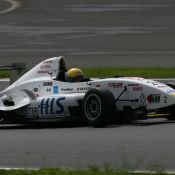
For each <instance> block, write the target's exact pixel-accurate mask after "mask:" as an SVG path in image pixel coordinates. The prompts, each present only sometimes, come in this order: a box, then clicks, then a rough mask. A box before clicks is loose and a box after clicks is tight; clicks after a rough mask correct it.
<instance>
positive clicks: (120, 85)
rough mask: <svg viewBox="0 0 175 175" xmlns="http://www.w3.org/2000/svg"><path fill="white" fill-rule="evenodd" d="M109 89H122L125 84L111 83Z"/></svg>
mask: <svg viewBox="0 0 175 175" xmlns="http://www.w3.org/2000/svg"><path fill="white" fill-rule="evenodd" d="M108 87H111V88H122V87H123V83H109V84H108Z"/></svg>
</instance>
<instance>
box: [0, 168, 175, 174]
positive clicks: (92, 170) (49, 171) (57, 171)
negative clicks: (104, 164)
mask: <svg viewBox="0 0 175 175" xmlns="http://www.w3.org/2000/svg"><path fill="white" fill-rule="evenodd" d="M150 174H154V175H163V174H166V173H162V172H160V173H159V172H155V173H134V172H133V173H132V172H125V171H116V170H115V171H114V170H111V169H107V170H100V169H98V168H90V169H87V170H66V169H53V168H52V169H51V168H50V169H41V170H0V175H150ZM172 175H175V174H172Z"/></svg>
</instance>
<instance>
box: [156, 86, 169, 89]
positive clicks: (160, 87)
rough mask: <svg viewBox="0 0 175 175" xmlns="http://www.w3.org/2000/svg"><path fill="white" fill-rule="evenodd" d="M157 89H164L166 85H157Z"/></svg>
mask: <svg viewBox="0 0 175 175" xmlns="http://www.w3.org/2000/svg"><path fill="white" fill-rule="evenodd" d="M157 87H158V88H159V89H164V88H167V86H166V85H160V86H157Z"/></svg>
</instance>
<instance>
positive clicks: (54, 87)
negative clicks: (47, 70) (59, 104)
mask: <svg viewBox="0 0 175 175" xmlns="http://www.w3.org/2000/svg"><path fill="white" fill-rule="evenodd" d="M58 92H59V91H58V86H53V93H54V94H58Z"/></svg>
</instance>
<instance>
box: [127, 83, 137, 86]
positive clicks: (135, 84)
mask: <svg viewBox="0 0 175 175" xmlns="http://www.w3.org/2000/svg"><path fill="white" fill-rule="evenodd" d="M128 86H139V84H138V83H132V84H128Z"/></svg>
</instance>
